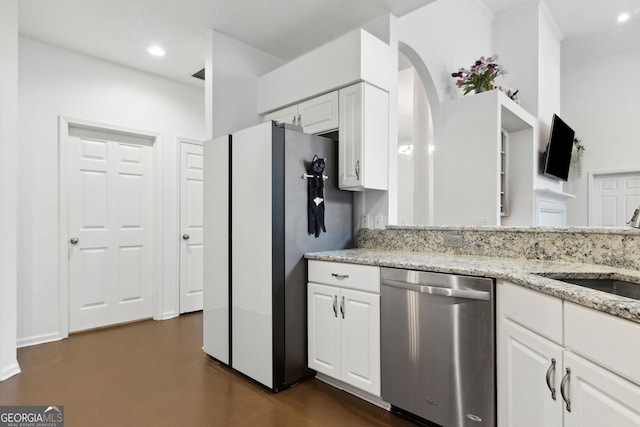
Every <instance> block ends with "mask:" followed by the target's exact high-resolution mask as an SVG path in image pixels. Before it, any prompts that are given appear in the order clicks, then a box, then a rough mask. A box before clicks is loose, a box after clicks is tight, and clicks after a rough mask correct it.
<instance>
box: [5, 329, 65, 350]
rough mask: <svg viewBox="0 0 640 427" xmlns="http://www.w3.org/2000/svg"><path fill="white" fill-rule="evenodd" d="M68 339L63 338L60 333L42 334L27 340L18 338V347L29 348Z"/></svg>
mask: <svg viewBox="0 0 640 427" xmlns="http://www.w3.org/2000/svg"><path fill="white" fill-rule="evenodd" d="M64 338H66V336H62V334H61V333H60V332H54V333H51V334H41V335H34V336H31V337H26V338H18V343H17V347H18V348H22V347H29V346H32V345H36V344H45V343H48V342H54V341H60V340H61V339H64Z"/></svg>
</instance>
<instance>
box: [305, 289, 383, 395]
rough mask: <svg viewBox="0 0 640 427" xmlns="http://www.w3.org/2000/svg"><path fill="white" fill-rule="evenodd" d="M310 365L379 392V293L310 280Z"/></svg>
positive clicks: (335, 376)
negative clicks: (311, 281)
mask: <svg viewBox="0 0 640 427" xmlns="http://www.w3.org/2000/svg"><path fill="white" fill-rule="evenodd" d="M307 292H308V293H307V302H308V351H309V356H308V362H309V367H310V368H311V369H314V370H316V371H318V372H319V373H322V374H325V375H327V376H330V377H332V378H335V379H337V380H340V381H342V382H344V383H346V384H349V385H351V386H354V387H357V388H358V389H360V390H363V391H366V392H367V393H370V394H372V395H374V396H380V295H379V294H378V293H374V292H365V291H359V290H354V289H348V288H341V287H337V286H329V285H324V284H318V283H309V284H308V287H307Z"/></svg>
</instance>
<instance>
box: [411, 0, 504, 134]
mask: <svg viewBox="0 0 640 427" xmlns="http://www.w3.org/2000/svg"><path fill="white" fill-rule="evenodd" d="M492 18H493V17H492V16H491V14H490V12H489V11H488V10H487V9H486V8H485V7H483V4H482V3H481V2H480V1H477V0H446V1H436V2H433V3H431V4H428V5H427V6H425V7H422V8H420V9H418V10H416V11H414V12H412V13H409V14H407V15H404V16H402V17H401V18H399V19H398V31H399V36H398V40H399V41H400V42H402V43H405V44H407V45H409V46H410V47H411V48H413V49H414V50H415V51H416V52H417V53H418V55H420V57H421V58H422V60H423V61H424V63H425V64H426V66H427V68H428V69H429V72H430V73H431V76H432V78H433V80H434V83H435V86H436V90H437V92H438V94H437V95H438V99H439V100H440V102H445V101H446V100H449V99H453V98H456V97H458V96H459V95H462V92H461V91H458V89H457V88H456V86H455V79H454V78H452V77H451V73H453V72H455V71H457V70H458V68H460V67H469V66H470V65H471V64H472V62H473V61H475V60H476V59H477V58H479V57H480V56H488V55H491V54H492V53H493V45H492V32H493V29H492ZM436 143H437V141H436Z"/></svg>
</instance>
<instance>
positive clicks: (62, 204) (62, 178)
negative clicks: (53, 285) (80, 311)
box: [23, 115, 165, 342]
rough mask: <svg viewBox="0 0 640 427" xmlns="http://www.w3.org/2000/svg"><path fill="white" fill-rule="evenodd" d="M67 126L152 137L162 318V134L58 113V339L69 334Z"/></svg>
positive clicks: (156, 303) (158, 313) (157, 307)
mask: <svg viewBox="0 0 640 427" xmlns="http://www.w3.org/2000/svg"><path fill="white" fill-rule="evenodd" d="M69 127H79V128H85V129H96V130H100V131H107V132H112V133H119V134H124V135H133V136H139V137H143V138H147V139H151V140H152V144H153V159H154V164H153V198H154V215H153V227H154V230H153V240H154V243H153V281H152V304H153V319H154V320H162V319H163V318H164V315H163V311H162V310H163V307H162V303H163V300H162V291H163V289H164V287H165V286H164V280H163V277H164V275H163V274H162V265H163V262H162V255H163V252H164V251H163V244H162V243H163V242H162V230H164V216H163V207H164V197H163V191H162V189H163V185H162V184H163V175H162V171H163V170H164V168H163V167H162V153H163V149H162V134H161V133H159V132H154V131H148V130H143V129H136V128H131V127H127V126H121V125H115V124H111V123H102V122H95V121H91V120H85V119H78V118H75V117H69V116H62V115H61V116H59V119H58V213H59V218H58V241H59V246H58V288H59V301H58V306H59V308H60V319H59V320H60V332H59V336H60V339H62V338H67V337H68V336H69V265H68V259H67V257H68V249H69V248H68V247H69V245H68V243H67V239H68V237H69V208H68V206H69V194H68V189H69V182H68V178H67V172H68V170H67V169H68V165H67V149H66V147H67V144H66V141H67V140H68V138H69ZM37 339H38V336H36V337H31V338H24V339H23V340H24V341H25V342H26V341H31V340H37Z"/></svg>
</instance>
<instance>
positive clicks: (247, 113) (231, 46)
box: [205, 31, 284, 138]
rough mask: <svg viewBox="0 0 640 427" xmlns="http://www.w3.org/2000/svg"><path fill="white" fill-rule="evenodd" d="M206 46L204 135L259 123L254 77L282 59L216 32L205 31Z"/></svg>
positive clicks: (214, 135) (274, 65)
mask: <svg viewBox="0 0 640 427" xmlns="http://www.w3.org/2000/svg"><path fill="white" fill-rule="evenodd" d="M209 47H210V49H209V51H207V52H206V55H205V69H206V71H205V74H206V80H205V81H206V89H205V92H206V131H207V137H208V138H212V137H213V138H215V137H219V136H222V135H224V134H229V133H232V132H235V131H237V130H240V129H243V128H245V127H248V126H251V125H254V124H258V123H260V122H261V121H262V119H261V117H260V116H259V115H258V113H257V105H258V76H260V75H262V74H265V73H266V72H267V71H271V70H273V69H274V68H276V67H278V66H280V65H282V64H283V63H284V61H283V60H282V59H280V58H277V57H275V56H273V55H270V54H267V53H265V52H263V51H261V50H258V49H256V48H254V47H252V46H249V45H247V44H245V43H242V42H240V41H238V40H235V39H232V38H231V37H228V36H225V35H224V34H221V33H219V32H217V31H211V32H210V33H209Z"/></svg>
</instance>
